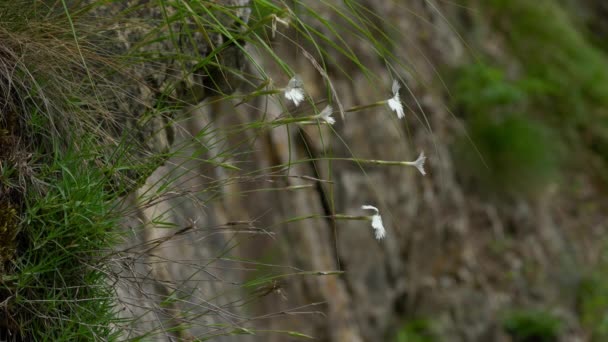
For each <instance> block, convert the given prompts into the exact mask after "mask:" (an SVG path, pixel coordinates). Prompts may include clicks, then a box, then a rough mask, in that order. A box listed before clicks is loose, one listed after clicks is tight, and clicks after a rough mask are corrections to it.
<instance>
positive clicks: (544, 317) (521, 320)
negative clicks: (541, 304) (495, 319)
mask: <svg viewBox="0 0 608 342" xmlns="http://www.w3.org/2000/svg"><path fill="white" fill-rule="evenodd" d="M503 327H504V329H505V330H506V331H507V332H508V333H509V334H510V335H511V336H512V337H513V340H514V341H516V342H533V341H537V342H552V341H557V339H558V337H559V333H560V329H561V327H562V322H561V320H560V319H559V318H557V317H555V316H554V315H552V314H551V313H549V312H546V311H542V310H516V311H513V312H510V313H508V314H507V315H506V316H505V318H504V319H503Z"/></svg>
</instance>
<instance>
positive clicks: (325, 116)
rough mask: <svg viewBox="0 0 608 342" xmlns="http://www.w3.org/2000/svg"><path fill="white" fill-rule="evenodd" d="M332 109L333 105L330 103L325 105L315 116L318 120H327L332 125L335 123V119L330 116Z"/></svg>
mask: <svg viewBox="0 0 608 342" xmlns="http://www.w3.org/2000/svg"><path fill="white" fill-rule="evenodd" d="M333 111H334V109H333V107H332V106H331V105H327V107H325V109H323V110H322V111H321V113H319V115H317V116H315V117H316V118H317V119H319V120H323V121H325V122H327V123H328V124H330V125H333V124H335V123H336V119H334V118H333V117H332V116H331V114H332V112H333Z"/></svg>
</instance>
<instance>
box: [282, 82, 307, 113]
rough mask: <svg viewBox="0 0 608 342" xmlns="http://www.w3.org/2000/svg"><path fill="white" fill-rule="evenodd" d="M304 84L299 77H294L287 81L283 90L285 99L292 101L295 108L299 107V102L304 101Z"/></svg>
mask: <svg viewBox="0 0 608 342" xmlns="http://www.w3.org/2000/svg"><path fill="white" fill-rule="evenodd" d="M303 86H304V83H303V82H302V79H301V78H300V76H298V75H295V76H294V77H292V78H291V79H290V80H289V83H288V84H287V88H285V98H286V99H288V100H291V101H293V103H294V104H295V105H296V107H297V106H299V105H300V102H302V101H304V87H303Z"/></svg>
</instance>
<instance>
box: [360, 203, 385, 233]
mask: <svg viewBox="0 0 608 342" xmlns="http://www.w3.org/2000/svg"><path fill="white" fill-rule="evenodd" d="M361 209H364V210H373V211H375V212H376V213H375V214H374V215H373V216H372V228H374V233H375V235H376V240H382V239H384V237H385V236H386V230H385V229H384V225H383V224H382V217H380V211H379V210H378V208H376V207H374V206H373V205H363V206H361Z"/></svg>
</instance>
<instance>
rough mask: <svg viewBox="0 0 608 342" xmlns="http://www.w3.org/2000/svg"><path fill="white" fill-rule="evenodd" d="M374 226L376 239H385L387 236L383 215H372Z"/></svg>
mask: <svg viewBox="0 0 608 342" xmlns="http://www.w3.org/2000/svg"><path fill="white" fill-rule="evenodd" d="M372 228H374V233H375V235H376V240H382V239H384V237H385V236H386V230H385V229H384V225H383V224H382V217H380V215H374V216H372Z"/></svg>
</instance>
